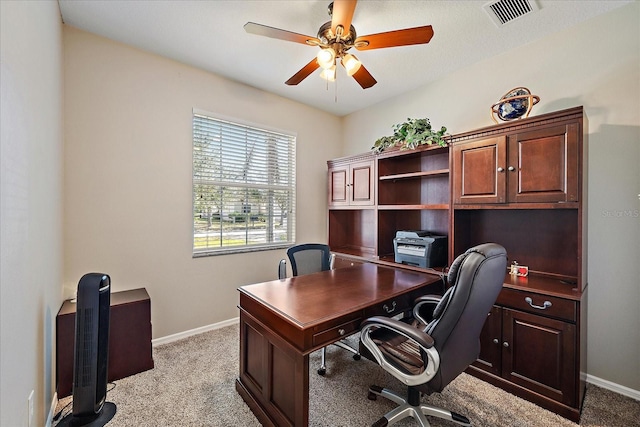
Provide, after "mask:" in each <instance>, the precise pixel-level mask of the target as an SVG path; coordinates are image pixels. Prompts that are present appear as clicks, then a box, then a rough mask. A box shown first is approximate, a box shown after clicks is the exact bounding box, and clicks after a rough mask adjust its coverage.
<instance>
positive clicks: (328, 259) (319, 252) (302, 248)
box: [278, 243, 360, 375]
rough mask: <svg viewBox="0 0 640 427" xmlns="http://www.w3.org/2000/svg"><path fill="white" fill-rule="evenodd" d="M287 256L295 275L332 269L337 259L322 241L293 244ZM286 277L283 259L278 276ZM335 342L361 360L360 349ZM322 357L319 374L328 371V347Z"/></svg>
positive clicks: (285, 264)
mask: <svg viewBox="0 0 640 427" xmlns="http://www.w3.org/2000/svg"><path fill="white" fill-rule="evenodd" d="M287 256H288V257H289V261H290V262H291V271H292V272H293V275H294V276H300V275H303V274H311V273H317V272H319V271H326V270H331V269H332V268H333V260H334V259H335V254H332V253H331V250H330V249H329V246H328V245H324V244H322V243H305V244H301V245H296V246H292V247H290V248H289V249H287ZM286 277H287V261H286V260H285V259H281V260H280V264H279V265H278V278H280V279H285V278H286ZM333 344H334V345H336V346H338V347H340V348H341V349H343V350H347V351H349V352H351V353H353V358H354V359H355V360H360V353H359V351H358V350H356V349H354V348H353V347H351V346H350V345H349V344H347V343H345V342H343V341H337V342H335V343H333ZM321 357H322V361H321V366H320V368H319V369H318V374H320V375H324V374H326V373H327V365H326V357H327V348H326V347H323V348H322V353H321Z"/></svg>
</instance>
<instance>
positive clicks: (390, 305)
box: [365, 294, 413, 318]
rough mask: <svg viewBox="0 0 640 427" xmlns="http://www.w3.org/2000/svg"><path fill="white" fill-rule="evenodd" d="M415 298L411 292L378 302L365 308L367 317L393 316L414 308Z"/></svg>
mask: <svg viewBox="0 0 640 427" xmlns="http://www.w3.org/2000/svg"><path fill="white" fill-rule="evenodd" d="M412 303H413V300H412V298H411V296H410V295H409V294H406V295H400V296H397V297H395V298H391V299H388V300H387V301H384V302H381V303H378V304H376V305H374V306H372V307H369V308H367V309H366V310H365V318H367V317H372V316H386V317H393V316H395V315H397V314H400V313H402V312H403V311H405V310H409V309H411V308H412Z"/></svg>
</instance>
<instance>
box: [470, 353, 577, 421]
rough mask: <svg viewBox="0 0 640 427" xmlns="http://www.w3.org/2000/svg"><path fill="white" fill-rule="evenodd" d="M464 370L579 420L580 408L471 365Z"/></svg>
mask: <svg viewBox="0 0 640 427" xmlns="http://www.w3.org/2000/svg"><path fill="white" fill-rule="evenodd" d="M465 372H466V373H467V374H469V375H473V376H474V377H476V378H479V379H481V380H483V381H486V382H488V383H489V384H492V385H494V386H496V387H499V388H501V389H503V390H505V391H507V392H509V393H511V394H514V395H516V396H519V397H522V398H523V399H526V400H528V401H530V402H533V403H535V404H536V405H538V406H540V407H542V408H545V409H548V410H549V411H551V412H554V413H556V414H558V415H560V416H562V417H564V418H567V419H568V420H571V421H573V422H575V423H578V422H579V421H580V409H578V408H574V407H571V406H567V405H564V404H562V403H560V402H558V401H556V400H553V399H550V398H548V397H546V396H543V395H541V394H538V393H536V392H534V391H531V390H529V389H527V388H524V387H521V386H519V385H517V384H514V383H512V382H510V381H507V380H505V379H503V378H501V377H498V376H495V375H493V374H490V373H489V372H486V371H484V370H482V369H478V368H477V367H475V366H473V365H471V366H469V367H468V368H467V370H466V371H465ZM581 387H582V390H584V388H585V387H586V383H585V381H582V383H581ZM580 395H581V396H582V397H583V398H584V393H580ZM578 406H579V407H580V408H581V407H582V402H580V404H579V405H578Z"/></svg>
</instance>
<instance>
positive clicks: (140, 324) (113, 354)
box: [56, 288, 153, 398]
mask: <svg viewBox="0 0 640 427" xmlns="http://www.w3.org/2000/svg"><path fill="white" fill-rule="evenodd" d="M75 319H76V304H75V303H72V302H71V300H66V301H65V302H64V303H63V304H62V306H61V307H60V311H59V312H58V315H57V316H56V384H57V392H58V397H59V398H62V397H65V396H68V395H70V394H71V392H72V384H73V351H74V343H75ZM152 368H153V353H152V348H151V299H150V298H149V294H148V293H147V291H146V289H144V288H140V289H132V290H128V291H122V292H114V293H112V294H111V313H110V315H109V366H108V374H109V381H115V380H119V379H121V378H124V377H128V376H129V375H133V374H137V373H138V372H142V371H146V370H149V369H152Z"/></svg>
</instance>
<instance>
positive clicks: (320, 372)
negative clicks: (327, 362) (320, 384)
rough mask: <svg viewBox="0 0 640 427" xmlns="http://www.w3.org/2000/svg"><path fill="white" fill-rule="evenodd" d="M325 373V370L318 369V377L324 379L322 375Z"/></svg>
mask: <svg viewBox="0 0 640 427" xmlns="http://www.w3.org/2000/svg"><path fill="white" fill-rule="evenodd" d="M326 373H327V370H326V369H323V368H320V369H318V375H322V376H323V377H324V374H326Z"/></svg>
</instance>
